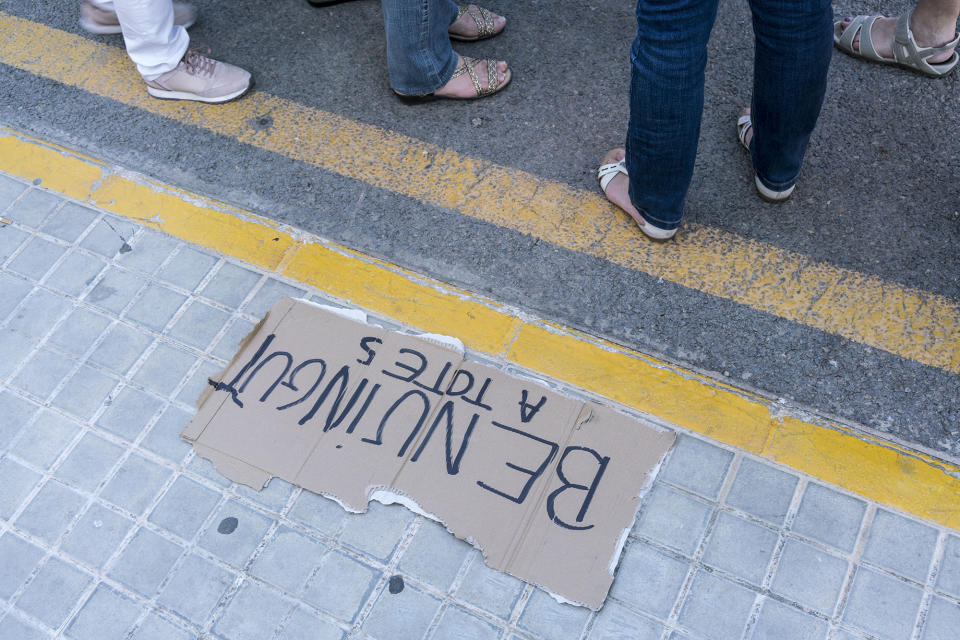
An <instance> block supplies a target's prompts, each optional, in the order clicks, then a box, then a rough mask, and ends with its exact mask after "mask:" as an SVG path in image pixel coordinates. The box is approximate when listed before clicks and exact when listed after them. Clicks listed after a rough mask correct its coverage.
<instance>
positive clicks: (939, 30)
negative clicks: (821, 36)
mask: <svg viewBox="0 0 960 640" xmlns="http://www.w3.org/2000/svg"><path fill="white" fill-rule="evenodd" d="M897 20H898V18H897V17H896V16H895V17H892V18H885V17H882V16H881V17H880V18H878V19H877V20H876V21H874V23H873V28H872V29H871V30H870V38H871V40H872V41H873V48H874V49H876V50H877V54H878V55H880V56H881V57H883V58H891V59H892V58H893V40H894V36H895V34H896V30H897ZM851 22H853V18H851V17H849V16H847V17H846V18H844V19H843V21H842V22H841V25H840V28H841V29H842V30H846V28H847V27H849V26H850V23H851ZM910 31H911V32H912V33H913V39H914V40H916V41H917V46H918V47H920V48H924V47H941V46H943V45H945V44H946V43H948V42H950V41H951V40H953V39H954V37H956V33H955V32H954V30H953V25H952V24H946V25H945V28H944V27H941V26H940V25H928V24H926V23H925V21H924V20H922V19H918V18H917V15H916V13H914V14H913V15H911V16H910ZM841 33H842V31H841ZM853 49H854V51H860V34H859V33H858V34H857V35H856V36H854V38H853ZM952 55H953V53H952V52H951V51H947V52H945V53H938V54H937V55H935V56H930V57H929V58H927V62H929V63H930V64H937V63H938V62H945V61H947V60H949V59H950V56H952Z"/></svg>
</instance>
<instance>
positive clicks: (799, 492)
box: [0, 175, 960, 640]
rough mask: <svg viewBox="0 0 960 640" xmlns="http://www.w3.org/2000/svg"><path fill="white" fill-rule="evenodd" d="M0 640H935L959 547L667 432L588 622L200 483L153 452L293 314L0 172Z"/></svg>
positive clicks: (271, 495)
mask: <svg viewBox="0 0 960 640" xmlns="http://www.w3.org/2000/svg"><path fill="white" fill-rule="evenodd" d="M0 217H3V218H6V219H8V220H10V221H12V222H11V224H9V225H6V226H0V487H2V489H0V639H2V640H31V639H33V638H54V637H55V638H74V639H77V640H81V639H95V640H111V639H113V638H133V639H136V640H181V639H188V638H201V637H202V638H220V639H224V640H226V639H236V640H248V639H249V640H270V639H275V640H295V639H298V640H300V639H302V640H306V639H310V640H327V639H331V640H332V639H337V638H343V637H349V638H374V639H377V640H406V639H410V640H417V639H420V638H428V639H436V640H441V639H461V640H486V639H490V640H493V639H500V640H508V639H520V638H524V639H528V640H532V639H542V640H561V639H568V638H569V639H580V638H587V639H598V638H610V639H615V638H622V639H630V640H648V639H651V640H652V639H658V640H674V639H679V638H694V639H715V640H736V639H739V638H745V639H754V640H767V639H770V640H801V639H802V640H814V639H823V638H830V639H835V640H850V639H861V640H864V639H867V638H883V639H889V640H956V639H957V638H958V637H960V632H958V629H960V537H958V535H957V534H956V532H950V531H947V530H945V529H942V528H937V527H934V526H931V525H929V524H927V523H923V522H920V521H917V520H915V519H912V518H909V517H905V516H903V515H902V514H898V513H895V512H893V511H891V510H888V509H886V508H884V507H883V506H881V505H877V504H874V503H870V502H866V501H864V500H862V499H860V498H857V497H855V496H852V495H848V494H846V493H843V492H840V491H837V490H835V489H833V488H831V487H828V486H824V485H822V484H820V483H818V482H816V481H815V480H812V479H810V478H807V477H804V476H800V475H798V474H795V473H792V472H788V471H786V470H784V469H781V468H777V467H775V466H773V465H770V464H768V463H766V462H764V461H760V460H758V459H755V458H753V457H750V456H745V455H743V454H742V453H740V452H737V451H732V450H728V449H725V448H721V447H718V446H716V445H714V444H712V443H710V442H707V441H705V440H701V439H698V438H694V437H691V436H687V435H684V436H682V437H681V439H680V440H679V442H678V445H677V447H676V449H675V450H674V451H673V453H672V454H671V457H670V458H669V459H668V461H667V463H666V464H665V466H664V468H663V469H662V470H661V473H660V474H659V477H658V480H657V482H656V483H655V485H654V487H653V489H652V490H651V492H650V494H649V495H648V496H647V498H646V499H645V501H644V506H643V508H642V510H641V513H640V514H639V516H638V520H637V523H636V526H635V527H634V530H633V534H632V536H631V538H630V540H629V542H628V545H627V547H626V549H625V551H624V554H623V557H622V560H621V562H620V566H619V569H618V573H617V578H616V581H615V582H614V586H613V589H612V591H611V595H610V598H608V600H607V603H606V605H605V606H604V607H603V609H602V610H601V611H600V612H599V613H597V614H594V613H591V612H590V611H588V610H586V609H583V608H578V607H572V606H568V605H562V604H558V603H557V602H556V601H555V600H553V599H552V598H551V597H550V596H549V595H548V594H546V593H545V592H543V591H541V590H539V589H535V588H533V587H531V586H529V585H525V584H524V583H522V582H520V581H518V580H516V579H514V578H512V577H510V576H507V575H504V574H502V573H499V572H496V571H492V570H490V569H489V568H487V567H486V566H485V565H484V564H483V562H482V559H481V557H480V554H479V553H478V552H477V551H475V550H473V549H471V548H470V547H469V546H468V545H467V544H465V543H463V542H460V541H458V540H456V539H455V538H454V537H453V536H451V535H450V534H448V533H447V532H446V531H445V530H444V529H443V528H442V527H441V526H439V525H437V524H435V523H433V522H430V521H427V520H424V519H422V518H420V517H418V516H415V515H413V514H411V513H410V512H408V511H406V510H405V509H403V508H401V507H398V506H389V507H387V506H382V505H379V504H376V503H375V504H373V505H372V506H371V508H370V511H369V512H368V513H367V514H365V515H350V514H347V513H346V512H344V511H343V510H342V509H341V508H340V507H339V506H337V505H336V504H335V503H333V502H331V501H329V500H326V499H324V498H321V497H318V496H315V495H312V494H310V493H307V492H303V491H301V490H299V489H296V488H295V487H293V486H290V485H288V484H285V483H283V482H280V481H277V480H274V481H272V482H271V483H270V485H269V486H268V487H267V489H265V490H264V491H263V492H260V493H257V492H253V491H250V490H248V489H246V488H244V487H241V486H236V485H233V484H230V483H229V482H226V481H225V480H224V479H223V478H222V477H221V476H219V475H218V474H217V473H216V472H215V471H214V470H213V469H212V468H211V467H210V466H209V465H208V464H207V463H206V462H205V461H203V460H201V459H198V458H196V457H195V456H194V455H193V453H192V452H191V448H190V447H189V446H188V445H187V444H185V443H184V442H182V441H181V440H180V439H179V438H178V435H177V434H178V432H179V430H180V429H182V428H183V426H185V425H186V423H187V422H188V420H189V418H190V416H191V412H192V409H193V401H194V399H195V398H196V397H197V395H198V393H199V391H200V390H201V389H202V387H203V386H204V384H205V380H206V379H207V377H208V376H209V375H211V374H213V373H215V372H216V371H218V370H219V369H220V368H221V367H222V365H223V364H224V363H225V361H226V359H227V358H229V357H230V356H231V355H232V353H233V350H234V347H235V345H236V344H237V341H238V340H239V339H240V338H241V337H243V336H244V335H245V334H246V333H247V332H248V331H249V330H250V328H252V326H253V324H254V322H255V321H256V320H257V318H258V317H259V315H260V314H262V313H263V312H264V311H265V310H266V309H267V308H268V306H269V305H270V304H271V303H272V302H273V300H275V299H276V298H277V297H279V296H282V295H290V294H293V295H315V294H317V292H314V291H306V290H303V289H300V288H298V287H296V286H295V285H292V284H290V283H284V282H280V281H277V280H275V279H272V278H270V277H268V276H265V275H263V274H262V273H260V272H258V271H257V270H256V269H252V268H249V267H247V266H245V265H243V264H238V263H236V262H234V261H230V260H225V259H223V258H221V257H219V256H217V255H213V254H210V253H207V252H204V251H202V250H198V249H197V248H195V247H191V246H186V245H184V244H182V243H179V242H178V241H176V240H175V239H171V238H169V237H165V236H162V235H160V234H157V233H155V232H153V231H150V230H147V229H144V228H141V227H137V226H135V225H133V224H131V223H130V222H129V221H127V220H122V219H118V218H115V217H112V216H109V215H105V214H103V213H102V212H100V211H97V210H94V209H91V208H88V207H86V206H83V205H80V204H78V203H74V202H69V201H66V200H64V199H63V198H61V197H59V196H58V195H56V194H53V193H50V192H47V191H45V190H44V189H42V188H40V187H36V186H32V185H28V184H25V183H21V182H19V181H17V180H14V179H12V178H9V177H7V176H4V175H0Z"/></svg>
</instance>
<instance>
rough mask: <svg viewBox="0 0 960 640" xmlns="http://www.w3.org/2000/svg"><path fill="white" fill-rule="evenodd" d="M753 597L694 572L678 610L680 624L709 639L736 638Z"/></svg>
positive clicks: (734, 587)
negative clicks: (688, 589) (688, 588)
mask: <svg viewBox="0 0 960 640" xmlns="http://www.w3.org/2000/svg"><path fill="white" fill-rule="evenodd" d="M756 599H757V594H756V593H754V592H753V591H750V590H748V589H745V588H744V587H741V586H739V585H737V584H735V583H733V582H730V581H728V580H724V579H723V578H720V577H718V576H715V575H712V574H709V573H706V572H704V571H698V572H697V575H696V576H694V579H693V582H692V583H691V585H690V591H689V592H688V593H687V597H686V599H685V600H684V602H683V606H682V608H681V609H680V616H679V618H678V621H679V623H680V624H681V625H683V626H684V627H686V628H687V629H690V630H691V631H693V632H694V633H697V634H699V635H701V636H703V637H704V638H708V639H709V640H730V638H739V637H740V636H741V635H742V633H743V630H744V627H745V626H746V624H747V619H748V618H749V617H750V611H751V609H752V608H753V603H754V602H755V601H756Z"/></svg>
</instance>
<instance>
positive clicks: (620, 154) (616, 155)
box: [600, 147, 627, 164]
mask: <svg viewBox="0 0 960 640" xmlns="http://www.w3.org/2000/svg"><path fill="white" fill-rule="evenodd" d="M626 155H627V150H626V149H624V148H623V147H620V148H619V149H611V150H610V151H608V152H607V154H606V155H605V156H603V160H601V161H600V164H611V163H613V162H620V161H621V160H623V159H624V158H625V157H626Z"/></svg>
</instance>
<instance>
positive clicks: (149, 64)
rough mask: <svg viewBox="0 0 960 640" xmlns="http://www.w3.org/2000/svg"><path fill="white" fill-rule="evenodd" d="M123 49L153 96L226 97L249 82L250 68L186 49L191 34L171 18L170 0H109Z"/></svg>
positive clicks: (236, 93) (239, 91)
mask: <svg viewBox="0 0 960 640" xmlns="http://www.w3.org/2000/svg"><path fill="white" fill-rule="evenodd" d="M114 8H115V9H116V12H117V18H118V21H119V23H120V27H121V29H122V31H123V41H124V44H125V45H126V48H127V55H129V56H130V59H131V60H133V62H134V64H136V66H137V70H138V71H139V72H140V75H141V76H142V77H143V79H144V80H145V81H146V83H147V92H148V93H149V94H150V95H152V96H154V97H157V98H166V99H172V100H198V101H200V102H211V103H216V102H226V101H227V100H232V99H234V98H237V97H239V96H241V95H243V94H244V93H245V92H246V91H247V90H248V89H249V88H250V86H251V85H252V79H251V77H250V74H249V73H247V72H246V71H244V70H243V69H241V68H239V67H236V66H234V65H231V64H227V63H225V62H220V61H218V60H213V59H212V58H209V57H207V56H206V55H205V54H202V53H200V52H198V51H196V50H188V45H189V44H190V37H189V36H188V35H187V31H186V29H185V28H184V27H182V26H180V25H177V24H174V6H173V2H172V1H171V0H114Z"/></svg>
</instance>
